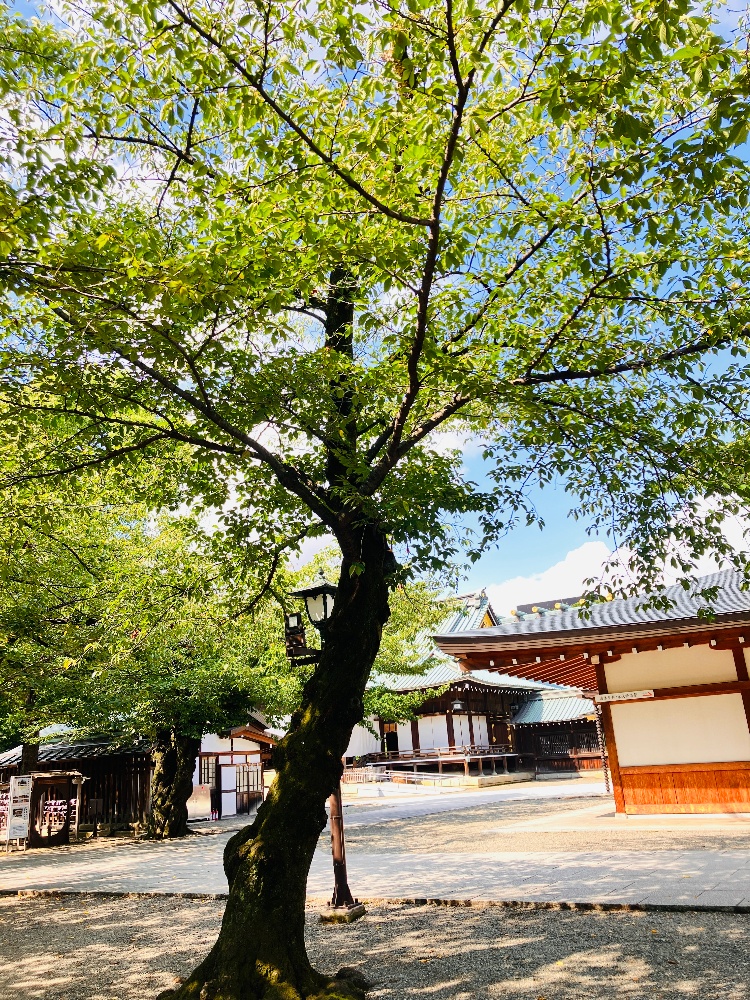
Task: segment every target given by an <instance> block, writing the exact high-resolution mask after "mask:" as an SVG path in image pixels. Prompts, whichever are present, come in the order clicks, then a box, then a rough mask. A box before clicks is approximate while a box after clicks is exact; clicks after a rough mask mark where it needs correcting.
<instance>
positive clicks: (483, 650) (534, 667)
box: [434, 612, 750, 691]
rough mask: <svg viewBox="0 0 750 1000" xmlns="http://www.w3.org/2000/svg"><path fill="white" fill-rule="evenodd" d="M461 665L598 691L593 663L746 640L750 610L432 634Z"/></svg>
mask: <svg viewBox="0 0 750 1000" xmlns="http://www.w3.org/2000/svg"><path fill="white" fill-rule="evenodd" d="M434 639H435V643H436V644H437V646H438V647H439V649H441V650H442V651H443V652H444V653H447V654H448V655H449V656H453V657H455V658H456V659H457V660H458V663H459V665H460V667H461V669H462V670H464V671H465V672H467V673H470V672H471V671H473V670H492V671H497V672H499V673H504V674H509V675H510V676H511V677H523V678H526V679H528V680H535V681H542V682H546V683H549V684H564V685H568V686H570V687H574V688H579V689H581V690H582V691H597V690H598V689H599V684H598V681H597V670H596V668H597V666H599V665H600V664H604V663H613V662H614V661H616V660H618V659H619V658H620V656H621V655H622V654H623V653H638V652H645V651H646V650H653V649H669V648H675V647H678V646H692V645H700V644H708V645H710V646H711V647H712V648H714V649H738V648H741V647H742V646H744V645H750V612H733V613H731V614H723V615H716V616H715V617H714V618H713V619H712V620H710V621H709V620H707V619H706V618H697V617H696V618H681V619H671V620H669V619H666V620H660V621H653V622H638V623H634V624H630V625H616V626H606V627H601V626H600V627H589V628H587V627H585V626H583V627H580V628H572V629H565V630H553V629H550V631H543V630H542V629H538V630H536V631H535V632H533V633H531V632H520V631H519V632H514V633H511V632H510V631H509V630H507V629H503V628H498V629H494V628H488V629H481V630H477V631H475V632H465V633H463V634H462V633H453V634H449V635H438V636H435V637H434Z"/></svg>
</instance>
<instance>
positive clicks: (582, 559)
mask: <svg viewBox="0 0 750 1000" xmlns="http://www.w3.org/2000/svg"><path fill="white" fill-rule="evenodd" d="M609 555H610V550H609V547H608V546H607V545H605V544H604V542H584V544H583V545H579V547H578V548H577V549H572V550H571V551H570V552H568V554H567V555H566V556H565V558H564V559H562V560H561V561H560V562H558V563H555V565H554V566H550V567H549V569H545V570H543V571H542V572H541V573H533V574H532V575H531V576H515V577H513V578H512V579H511V580H505V581H504V582H503V583H495V584H492V585H491V586H489V587H487V595H488V597H489V599H490V603H491V604H492V607H493V608H494V609H495V611H496V612H497V613H498V614H500V615H507V614H510V611H511V610H512V609H513V608H515V607H516V605H518V604H530V603H532V602H533V601H553V600H555V599H556V598H559V597H577V596H578V595H579V594H581V593H583V590H584V586H583V581H584V580H586V579H588V578H589V577H598V576H599V575H600V574H601V572H602V567H603V566H604V563H605V562H606V560H607V559H608V558H609Z"/></svg>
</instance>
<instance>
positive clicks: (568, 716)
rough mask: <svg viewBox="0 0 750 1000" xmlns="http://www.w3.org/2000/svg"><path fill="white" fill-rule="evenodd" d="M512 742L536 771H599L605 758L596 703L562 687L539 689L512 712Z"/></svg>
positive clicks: (550, 772)
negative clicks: (513, 741)
mask: <svg viewBox="0 0 750 1000" xmlns="http://www.w3.org/2000/svg"><path fill="white" fill-rule="evenodd" d="M512 724H513V729H514V730H515V745H516V748H517V749H518V752H519V753H520V754H523V755H524V757H531V758H533V760H534V763H535V767H536V772H537V774H559V773H562V772H581V771H599V770H601V769H602V767H603V764H604V760H603V753H602V749H603V748H602V746H601V740H600V736H599V731H598V727H597V723H596V706H595V705H594V703H593V701H591V699H590V698H582V697H580V696H579V695H577V694H571V693H570V692H569V691H565V690H549V691H539V692H538V693H537V694H535V695H533V696H532V697H530V698H529V699H528V700H527V701H525V702H523V704H521V705H520V706H519V707H518V710H517V711H516V712H515V714H514V715H513V719H512Z"/></svg>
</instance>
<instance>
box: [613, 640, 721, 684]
mask: <svg viewBox="0 0 750 1000" xmlns="http://www.w3.org/2000/svg"><path fill="white" fill-rule="evenodd" d="M604 672H605V675H606V677H607V688H608V689H609V691H611V692H613V693H614V692H616V691H643V690H650V689H651V688H665V687H683V686H687V685H689V684H718V683H720V682H721V681H736V680H737V670H736V668H735V666H734V657H733V656H732V651H731V650H730V649H712V648H711V646H709V645H708V644H706V645H702V646H678V647H677V648H676V649H653V650H647V651H645V652H643V653H624V654H623V656H622V658H621V659H619V660H617V661H616V662H615V663H607V664H606V665H605V667H604Z"/></svg>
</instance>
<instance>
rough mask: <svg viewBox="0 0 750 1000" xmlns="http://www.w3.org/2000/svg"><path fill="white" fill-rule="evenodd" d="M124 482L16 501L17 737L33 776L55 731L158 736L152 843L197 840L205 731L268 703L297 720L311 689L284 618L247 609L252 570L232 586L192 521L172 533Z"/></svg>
mask: <svg viewBox="0 0 750 1000" xmlns="http://www.w3.org/2000/svg"><path fill="white" fill-rule="evenodd" d="M111 479H112V477H111V476H108V477H104V476H101V475H95V476H92V475H89V476H87V477H85V478H83V479H82V480H81V479H79V480H77V481H76V484H75V488H74V489H72V490H67V491H65V490H63V491H60V490H59V489H58V490H54V491H50V490H48V489H45V488H44V487H40V486H39V485H38V484H37V483H32V484H30V485H27V486H26V487H25V488H24V489H23V490H16V491H15V493H14V495H13V496H12V497H8V496H7V495H6V501H8V500H10V503H8V504H7V506H6V507H5V509H4V510H3V512H2V514H0V554H1V555H2V564H1V565H0V579H2V583H3V588H2V597H1V598H0V689H1V690H2V697H3V702H4V703H5V705H4V708H5V713H4V714H5V720H4V728H5V729H7V730H8V731H9V732H11V733H13V732H19V733H21V734H22V735H23V738H24V744H23V753H22V763H25V764H26V770H33V769H34V768H35V766H36V765H35V757H36V751H37V749H38V732H39V730H40V729H41V728H43V727H45V726H47V725H51V724H56V723H64V724H66V725H69V726H72V727H73V728H74V730H75V732H76V733H77V735H78V736H86V735H109V736H110V737H111V738H113V739H114V740H119V741H123V742H129V741H132V740H134V739H139V738H145V739H147V740H148V742H149V744H150V746H151V751H152V754H153V757H154V763H155V770H154V776H153V780H152V805H151V812H150V829H151V833H152V834H153V835H154V836H157V837H173V836H181V835H182V834H184V833H185V832H186V829H187V807H186V803H187V799H188V798H189V796H190V794H191V792H192V780H193V772H194V769H195V759H196V756H197V753H198V749H199V745H200V739H201V737H202V736H203V734H204V733H206V732H215V731H221V730H223V729H226V728H228V727H230V726H232V725H237V724H239V723H241V722H242V721H243V720H245V719H247V717H248V714H249V713H250V711H251V710H252V709H253V708H257V707H258V706H259V705H261V704H262V705H263V706H264V707H265V708H266V710H268V711H270V712H271V713H273V712H275V713H276V714H279V713H283V712H288V711H290V710H291V709H292V708H293V707H294V704H295V701H296V700H297V699H298V696H299V681H298V678H296V677H295V676H294V674H293V673H292V671H291V669H290V667H289V664H288V663H287V661H286V657H285V656H284V650H283V642H282V626H281V621H282V620H281V618H280V615H279V613H278V609H277V608H276V606H275V605H274V606H273V607H271V606H270V603H269V602H268V601H266V603H265V604H260V603H258V604H256V605H255V606H254V607H251V608H249V609H245V608H244V606H243V605H244V604H245V603H246V598H247V590H246V589H243V587H242V581H241V574H240V573H239V572H237V568H236V567H234V570H233V572H232V586H231V587H230V586H228V581H227V579H226V573H227V568H226V567H225V566H220V565H217V564H216V563H215V562H210V561H209V560H208V558H207V557H206V555H205V553H204V552H202V551H201V548H200V543H201V541H202V542H203V543H204V545H205V542H206V539H205V538H204V537H202V536H201V534H200V533H199V532H198V531H196V530H195V526H194V525H193V524H192V523H191V522H190V521H189V520H187V519H184V518H183V519H181V520H178V521H175V520H174V519H171V520H170V519H164V518H163V519H162V520H161V521H158V520H157V519H156V518H155V516H154V515H153V513H152V512H150V511H149V510H148V509H147V508H146V507H145V505H144V504H143V503H141V504H140V505H138V504H134V503H132V502H131V503H128V498H127V496H126V495H124V494H123V493H122V490H120V491H119V492H118V491H117V490H116V489H115V488H114V487H115V486H116V481H115V483H113V482H111V481H109V480H111ZM140 485H141V487H142V488H143V487H145V485H146V484H144V483H141V484H140ZM159 488H160V491H163V489H164V481H163V479H162V480H161V481H160V483H159ZM245 582H246V581H245ZM253 589H254V588H253V587H252V586H251V587H250V591H251V593H252V591H253Z"/></svg>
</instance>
